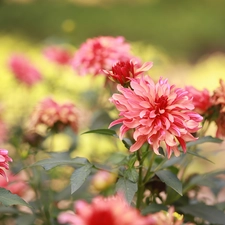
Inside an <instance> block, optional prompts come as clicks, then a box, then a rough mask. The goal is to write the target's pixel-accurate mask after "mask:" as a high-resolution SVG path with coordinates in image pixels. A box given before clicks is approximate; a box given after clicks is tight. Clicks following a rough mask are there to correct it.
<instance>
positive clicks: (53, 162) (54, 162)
mask: <svg viewBox="0 0 225 225" xmlns="http://www.w3.org/2000/svg"><path fill="white" fill-rule="evenodd" d="M87 163H89V162H88V160H87V159H86V158H82V157H76V158H73V159H59V158H49V159H43V160H41V161H38V162H36V163H34V164H33V165H31V166H42V167H43V168H44V169H45V170H50V169H52V168H54V167H56V166H62V165H70V166H83V165H85V164H87Z"/></svg>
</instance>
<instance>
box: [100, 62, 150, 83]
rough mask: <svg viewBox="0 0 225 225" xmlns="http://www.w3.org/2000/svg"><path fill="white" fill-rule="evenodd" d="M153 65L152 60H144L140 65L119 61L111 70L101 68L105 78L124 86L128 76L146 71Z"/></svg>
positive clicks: (128, 80) (128, 79)
mask: <svg viewBox="0 0 225 225" xmlns="http://www.w3.org/2000/svg"><path fill="white" fill-rule="evenodd" d="M152 66H153V63H152V62H146V63H144V64H143V65H142V66H140V65H139V63H138V62H134V61H133V60H130V61H119V62H117V63H116V64H115V65H113V67H112V70H110V71H108V70H102V71H103V73H104V74H106V75H107V78H109V79H110V80H112V81H114V82H116V83H119V84H121V85H122V86H125V85H126V84H127V83H129V82H130V78H135V77H137V76H138V75H140V74H142V73H144V72H146V71H148V70H149V69H150V68H151V67H152Z"/></svg>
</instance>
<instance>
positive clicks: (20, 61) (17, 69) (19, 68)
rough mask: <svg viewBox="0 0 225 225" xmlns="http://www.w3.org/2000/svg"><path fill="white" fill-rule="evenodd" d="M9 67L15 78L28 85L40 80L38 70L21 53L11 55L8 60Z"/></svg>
mask: <svg viewBox="0 0 225 225" xmlns="http://www.w3.org/2000/svg"><path fill="white" fill-rule="evenodd" d="M9 67H10V69H11V71H12V72H13V74H14V75H15V77H16V79H17V80H19V81H20V82H22V83H24V84H26V85H27V86H28V87H31V86H33V85H34V84H36V83H37V82H39V81H40V80H42V76H41V74H40V72H39V71H38V70H37V69H36V68H35V67H34V66H33V65H32V64H31V62H30V61H29V60H28V59H27V58H26V57H25V56H23V55H13V56H12V57H11V59H10V60H9Z"/></svg>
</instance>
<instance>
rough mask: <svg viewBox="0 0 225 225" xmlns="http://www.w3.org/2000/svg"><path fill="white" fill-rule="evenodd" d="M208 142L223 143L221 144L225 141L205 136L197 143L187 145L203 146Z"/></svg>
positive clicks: (192, 142)
mask: <svg viewBox="0 0 225 225" xmlns="http://www.w3.org/2000/svg"><path fill="white" fill-rule="evenodd" d="M206 142H211V143H221V142H223V140H221V139H219V138H214V137H212V136H205V137H201V138H199V139H197V140H196V141H191V142H188V143H187V144H186V146H187V147H191V146H194V145H199V144H203V143H206Z"/></svg>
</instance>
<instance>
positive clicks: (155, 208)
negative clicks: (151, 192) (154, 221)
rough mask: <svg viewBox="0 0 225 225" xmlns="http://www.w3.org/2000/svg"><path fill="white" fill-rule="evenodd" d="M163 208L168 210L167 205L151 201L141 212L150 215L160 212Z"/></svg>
mask: <svg viewBox="0 0 225 225" xmlns="http://www.w3.org/2000/svg"><path fill="white" fill-rule="evenodd" d="M161 210H164V211H167V210H168V209H167V207H166V206H165V205H162V204H156V203H151V204H149V205H148V206H147V207H145V208H144V209H143V210H142V211H141V213H142V215H148V214H150V213H156V212H159V211H161Z"/></svg>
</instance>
